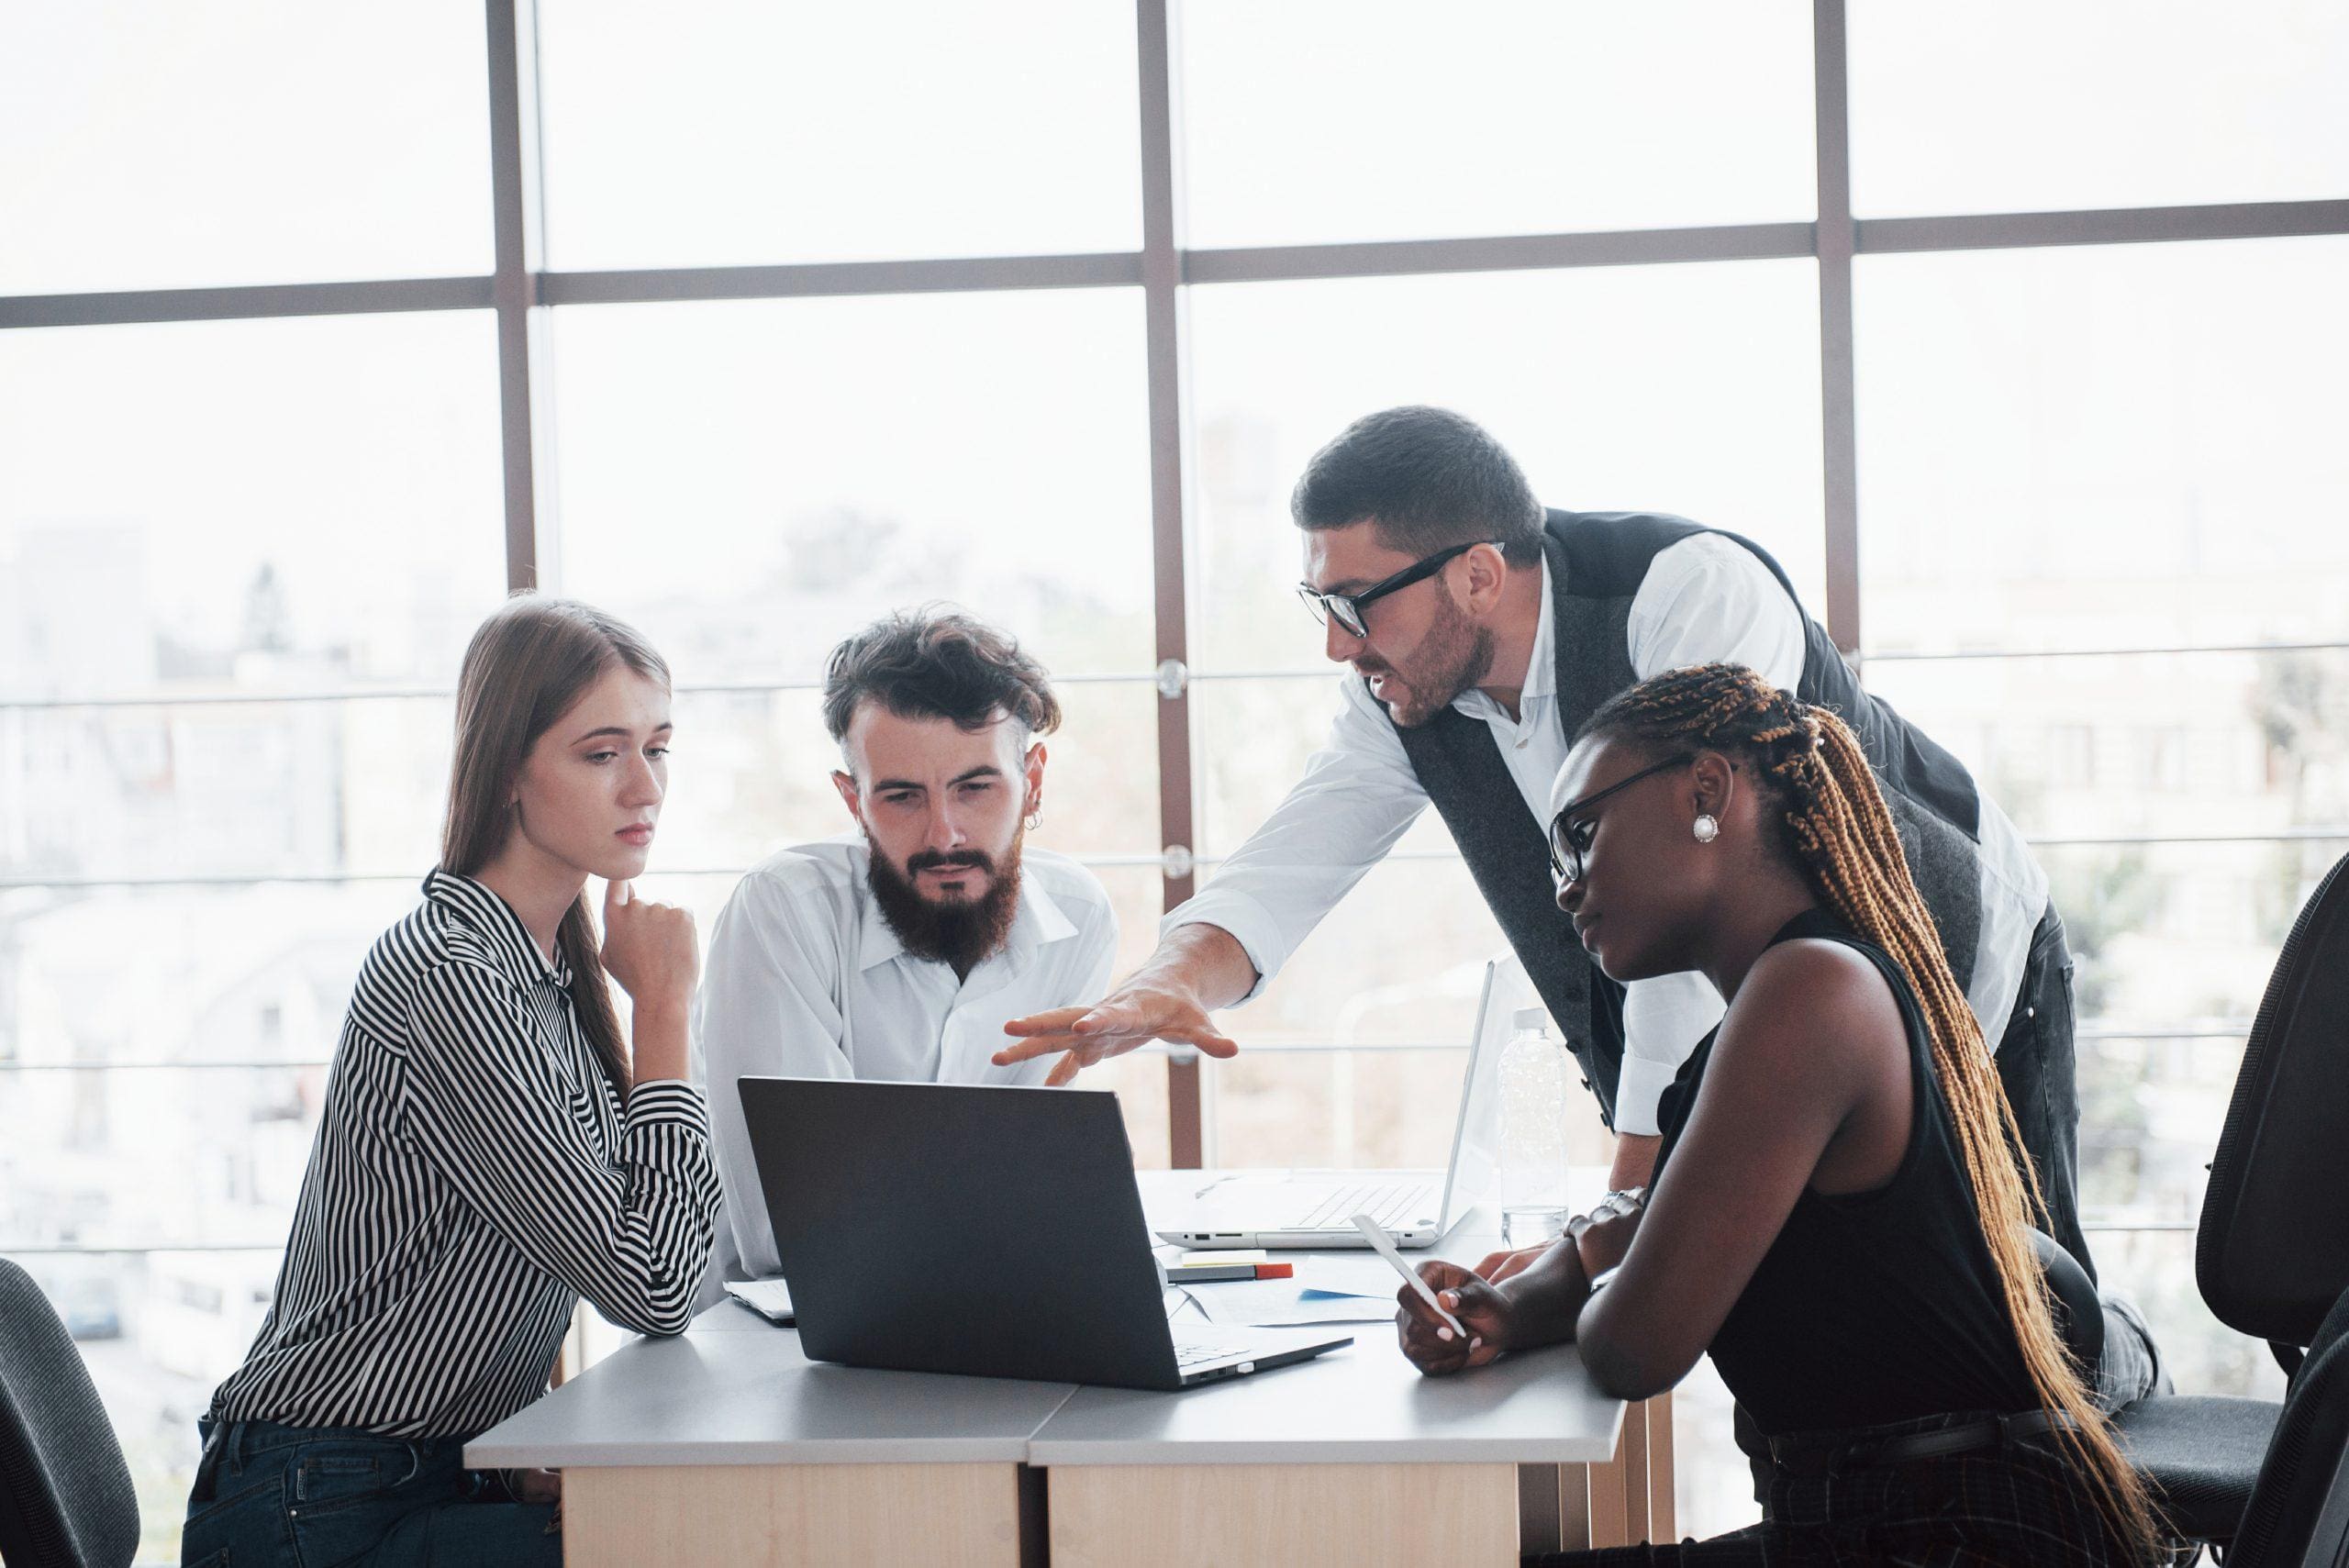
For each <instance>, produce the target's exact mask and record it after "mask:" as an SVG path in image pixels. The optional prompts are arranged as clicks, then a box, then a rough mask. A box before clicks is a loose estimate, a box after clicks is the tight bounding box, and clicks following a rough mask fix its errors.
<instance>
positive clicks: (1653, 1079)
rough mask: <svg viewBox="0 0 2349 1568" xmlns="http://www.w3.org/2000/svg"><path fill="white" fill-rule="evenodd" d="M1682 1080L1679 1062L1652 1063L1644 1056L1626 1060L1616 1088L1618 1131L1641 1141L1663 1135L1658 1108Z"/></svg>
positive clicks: (1625, 1058) (1616, 1126)
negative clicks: (1661, 1133)
mask: <svg viewBox="0 0 2349 1568" xmlns="http://www.w3.org/2000/svg"><path fill="white" fill-rule="evenodd" d="M1678 1076H1680V1065H1679V1063H1677V1062H1650V1061H1649V1060H1648V1059H1647V1058H1645V1057H1643V1056H1626V1057H1624V1058H1623V1069H1622V1075H1621V1076H1620V1078H1618V1079H1617V1080H1616V1084H1615V1130H1616V1131H1617V1132H1618V1133H1625V1132H1628V1133H1631V1134H1633V1135H1634V1136H1637V1137H1640V1138H1653V1137H1655V1136H1656V1135H1657V1134H1658V1133H1659V1132H1661V1131H1662V1130H1663V1129H1662V1128H1661V1127H1659V1126H1658V1125H1657V1122H1656V1117H1655V1113H1656V1106H1657V1104H1658V1102H1660V1101H1661V1100H1662V1099H1663V1098H1664V1091H1665V1090H1666V1089H1669V1088H1670V1087H1672V1081H1673V1080H1674V1079H1675V1078H1677V1077H1678Z"/></svg>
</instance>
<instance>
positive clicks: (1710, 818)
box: [1695, 811, 1721, 844]
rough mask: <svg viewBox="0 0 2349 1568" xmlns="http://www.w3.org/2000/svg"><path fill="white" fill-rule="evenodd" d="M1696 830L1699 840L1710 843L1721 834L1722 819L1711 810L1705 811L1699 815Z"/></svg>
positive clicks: (1701, 842) (1699, 841) (1702, 842)
mask: <svg viewBox="0 0 2349 1568" xmlns="http://www.w3.org/2000/svg"><path fill="white" fill-rule="evenodd" d="M1695 831H1696V834H1697V842H1698V843H1700V844H1709V843H1711V842H1712V841H1713V840H1715V839H1718V838H1720V836H1721V824H1720V818H1719V817H1715V816H1714V815H1713V814H1712V813H1711V812H1709V811H1708V812H1705V813H1703V814H1701V815H1700V816H1698V818H1697V823H1696V828H1695Z"/></svg>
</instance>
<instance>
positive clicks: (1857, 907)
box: [1582, 664, 2160, 1557]
mask: <svg viewBox="0 0 2349 1568" xmlns="http://www.w3.org/2000/svg"><path fill="white" fill-rule="evenodd" d="M1582 733H1583V735H1584V736H1622V737H1625V738H1627V739H1631V740H1640V741H1646V742H1651V743H1654V744H1660V745H1676V746H1683V747H1691V746H1693V747H1702V748H1705V749H1708V750H1712V751H1722V752H1725V753H1728V754H1730V755H1732V756H1736V757H1742V758H1744V759H1747V760H1750V761H1752V762H1754V763H1755V764H1756V766H1757V771H1758V772H1759V773H1761V774H1762V776H1763V777H1764V778H1765V779H1766V781H1767V784H1766V786H1765V790H1766V793H1765V800H1768V799H1769V797H1770V796H1771V795H1775V796H1776V800H1775V802H1773V803H1772V804H1774V805H1775V806H1776V807H1777V810H1776V812H1775V815H1776V817H1777V821H1778V824H1779V826H1780V828H1782V832H1781V835H1780V840H1781V847H1782V848H1783V850H1784V851H1786V853H1787V858H1788V859H1789V860H1791V861H1792V862H1794V864H1795V865H1796V866H1797V867H1798V868H1799V869H1800V870H1801V872H1802V873H1803V876H1804V878H1805V880H1807V881H1808V882H1809V884H1810V885H1811V889H1812V891H1813V892H1815V893H1816V894H1818V895H1819V896H1820V899H1821V900H1822V901H1823V902H1824V903H1825V904H1826V905H1827V906H1829V907H1830V908H1831V909H1833V910H1834V911H1835V913H1836V914H1837V915H1839V916H1841V917H1842V919H1843V921H1844V923H1845V924H1847V925H1849V926H1850V927H1851V928H1852V929H1854V931H1856V932H1858V933H1859V934H1860V935H1861V936H1862V937H1865V939H1866V940H1869V941H1871V942H1873V943H1875V944H1876V946H1877V947H1880V948H1882V949H1883V950H1884V951H1886V952H1887V953H1889V954H1890V955H1891V957H1892V960H1893V962H1895V963H1897V964H1898V965H1899V966H1900V972H1901V973H1902V974H1903V975H1905V976H1907V978H1908V981H1909V988H1910V989H1911V990H1913V991H1914V992H1915V993H1916V995H1917V1001H1918V1005H1919V1006H1920V1009H1921V1011H1922V1012H1923V1014H1924V1019H1925V1027H1926V1032H1927V1033H1928V1034H1929V1035H1930V1036H1931V1037H1932V1056H1933V1069H1934V1073H1935V1075H1936V1077H1937V1078H1938V1080H1939V1082H1940V1084H1941V1091H1942V1096H1943V1099H1944V1100H1946V1101H1947V1102H1948V1104H1949V1107H1950V1116H1951V1120H1952V1121H1953V1123H1954V1126H1955V1129H1956V1133H1957V1142H1958V1148H1959V1150H1960V1151H1961V1153H1962V1154H1963V1156H1964V1158H1965V1172H1966V1175H1967V1176H1968V1177H1969V1178H1970V1181H1971V1184H1972V1186H1973V1189H1974V1200H1975V1211H1976V1218H1977V1219H1978V1220H1979V1222H1980V1224H1981V1228H1982V1239H1983V1240H1984V1242H1986V1243H1987V1245H1988V1247H1989V1251H1990V1260H1991V1262H1992V1263H1993V1265H1994V1266H1995V1267H1996V1269H1997V1271H1998V1284H1999V1289H2000V1293H2001V1295H2002V1296H2003V1297H2004V1299H2005V1302H2006V1307H2007V1316H2008V1318H2009V1321H2010V1322H2011V1324H2012V1325H2013V1328H2014V1331H2015V1340H2016V1343H2017V1345H2018V1346H2019V1348H2020V1349H2021V1352H2022V1361H2023V1365H2024V1367H2025V1369H2026V1370H2027V1371H2028V1372H2029V1373H2030V1374H2031V1382H2032V1388H2033V1390H2034V1391H2035V1392H2036V1393H2037V1394H2038V1396H2039V1404H2040V1408H2042V1409H2043V1410H2044V1411H2046V1412H2047V1413H2048V1414H2049V1415H2050V1416H2055V1415H2059V1414H2060V1415H2064V1416H2068V1417H2070V1418H2071V1419H2072V1421H2073V1422H2074V1423H2075V1425H2074V1426H2072V1427H2071V1428H2069V1429H2066V1428H2065V1427H2063V1426H2061V1425H2059V1426H2058V1427H2057V1429H2056V1432H2057V1439H2058V1441H2059V1442H2060V1443H2061V1444H2062V1445H2063V1447H2064V1448H2065V1450H2066V1451H2067V1452H2068V1453H2069V1455H2070V1456H2071V1458H2072V1459H2073V1460H2074V1462H2076V1464H2077V1465H2078V1467H2079V1468H2080V1469H2081V1470H2082V1471H2084V1472H2085V1473H2087V1476H2088V1478H2089V1480H2090V1482H2091V1485H2092V1487H2093V1490H2094V1492H2095V1495H2096V1499H2097V1505H2098V1507H2099V1511H2100V1512H2102V1514H2103V1515H2104V1517H2105V1519H2106V1522H2107V1523H2108V1524H2109V1525H2110V1527H2111V1529H2112V1530H2113V1532H2114V1534H2115V1535H2116V1536H2118V1537H2119V1539H2120V1540H2121V1541H2123V1542H2124V1543H2126V1544H2128V1545H2129V1546H2131V1547H2132V1548H2135V1549H2136V1550H2137V1552H2138V1555H2139V1556H2140V1557H2143V1556H2147V1555H2149V1554H2151V1553H2152V1552H2153V1551H2154V1549H2155V1542H2156V1540H2157V1539H2158V1537H2159V1533H2160V1532H2159V1530H2158V1528H2157V1526H2156V1523H2155V1519H2154V1512H2153V1507H2152V1505H2151V1502H2150V1500H2149V1498H2148V1496H2147V1494H2146V1490H2145V1486H2144V1483H2143V1481H2142V1480H2141V1479H2140V1478H2139V1476H2138V1474H2137V1473H2136V1472H2135V1470H2133V1469H2132V1467H2131V1466H2130V1464H2129V1462H2128V1461H2127V1460H2126V1459H2125V1458H2123V1457H2122V1455H2121V1451H2120V1448H2119V1447H2118V1445H2116V1443H2115V1442H2114V1440H2113V1438H2112V1434H2111V1431H2110V1428H2109V1427H2108V1426H2107V1424H2106V1421H2105V1418H2104V1416H2103V1413H2102V1412H2101V1411H2099V1409H2098V1408H2097V1407H2096V1404H2095V1401H2094V1400H2093V1399H2092V1398H2091V1397H2090V1396H2089V1393H2088V1390H2087V1387H2086V1386H2085V1385H2084V1384H2083V1381H2082V1377H2081V1369H2080V1368H2079V1367H2078V1366H2076V1364H2075V1363H2074V1362H2073V1361H2072V1358H2071V1356H2070V1353H2069V1352H2068V1351H2066V1349H2065V1346H2064V1343H2063V1341H2062V1340H2059V1339H2058V1338H2057V1337H2056V1333H2055V1325H2054V1317H2053V1315H2052V1313H2051V1311H2050V1308H2049V1305H2048V1299H2047V1284H2046V1280H2045V1277H2044V1275H2043V1273H2042V1271H2041V1269H2040V1266H2039V1262H2038V1259H2037V1257H2036V1255H2035V1254H2034V1253H2033V1251H2032V1247H2031V1243H2030V1240H2028V1238H2027V1236H2026V1235H2025V1231H2026V1229H2027V1228H2028V1227H2029V1226H2030V1224H2031V1223H2032V1218H2034V1216H2036V1217H2039V1218H2044V1216H2045V1213H2046V1205H2045V1200H2044V1199H2043V1196H2042V1195H2041V1193H2040V1190H2039V1180H2038V1176H2037V1174H2036V1173H2035V1172H2033V1170H2032V1165H2031V1161H2030V1160H2029V1158H2028V1157H2027V1156H2024V1155H2023V1154H2022V1152H2021V1150H2022V1137H2021V1130H2020V1129H2018V1128H2017V1127H2016V1125H2015V1118H2014V1110H2013V1107H2012V1106H2009V1105H2008V1104H2007V1096H2006V1095H2005V1093H2004V1091H2003V1090H2001V1089H2000V1088H1999V1086H1998V1074H1997V1073H1996V1072H1995V1071H1994V1070H1993V1068H1992V1065H1991V1058H1990V1051H1989V1048H1988V1046H1987V1044H1986V1043H1985V1041H1984V1040H1983V1038H1982V1030H1981V1026H1980V1025H1979V1024H1977V1023H1976V1021H1975V1018H1974V1013H1973V1009H1972V1008H1970V1007H1969V1006H1966V1001H1965V992H1964V991H1963V990H1961V989H1960V988H1959V986H1958V984H1957V977H1956V976H1955V975H1954V974H1952V973H1950V967H1949V960H1948V958H1947V957H1946V956H1945V955H1944V954H1943V951H1942V944H1941V936H1940V933H1939V931H1938V930H1937V929H1936V928H1935V926H1934V924H1933V917H1932V913H1931V912H1930V911H1929V910H1927V908H1926V907H1925V901H1924V899H1923V897H1922V896H1921V895H1920V894H1919V893H1918V891H1917V884H1915V883H1914V882H1913V881H1912V880H1910V878H1909V862H1908V858H1907V856H1906V855H1904V854H1903V853H1902V852H1901V848H1900V834H1899V831H1898V828H1896V827H1895V826H1894V825H1893V820H1892V814H1891V812H1890V811H1889V810H1888V809H1887V807H1886V806H1885V801H1884V795H1883V792H1882V790H1880V789H1879V788H1878V787H1877V784H1876V773H1875V771H1874V770H1873V769H1872V768H1870V767H1869V765H1868V760H1867V755H1866V753H1865V751H1863V750H1862V749H1861V746H1860V741H1859V737H1858V736H1856V735H1854V733H1853V732H1852V728H1851V727H1850V726H1849V725H1847V724H1845V723H1844V722H1843V721H1842V719H1841V718H1839V717H1836V716H1835V715H1834V714H1833V713H1831V712H1830V711H1828V710H1827V709H1825V708H1820V707H1813V706H1809V704H1806V703H1804V702H1802V701H1800V700H1799V699H1798V698H1797V697H1795V696H1793V695H1791V694H1789V693H1787V692H1784V691H1781V690H1779V689H1778V688H1777V687H1776V686H1773V685H1771V684H1769V683H1768V682H1767V681H1765V680H1764V679H1763V678H1762V677H1761V676H1759V675H1757V674H1755V673H1753V671H1751V670H1748V669H1746V668H1745V667H1744V666H1742V665H1739V664H1698V665H1692V666H1690V667H1689V668H1687V669H1683V670H1673V671H1668V672H1666V673H1664V674H1662V675H1658V676H1656V677H1655V678H1654V679H1653V680H1649V681H1644V682H1642V683H1641V684H1638V685H1636V686H1633V687H1632V688H1631V689H1630V690H1629V691H1626V692H1622V693H1620V694H1619V695H1616V696H1615V697H1613V698H1612V699H1610V700H1609V702H1608V703H1606V704H1605V705H1604V706H1601V707H1600V708H1599V709H1598V712H1596V713H1594V714H1593V715H1591V717H1590V719H1589V721H1588V722H1587V723H1586V724H1585V725H1584V726H1583V729H1582Z"/></svg>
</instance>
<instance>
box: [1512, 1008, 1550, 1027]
mask: <svg viewBox="0 0 2349 1568" xmlns="http://www.w3.org/2000/svg"><path fill="white" fill-rule="evenodd" d="M1508 1024H1509V1028H1510V1029H1548V1028H1549V1027H1550V1014H1549V1011H1548V1009H1547V1008H1543V1007H1520V1008H1519V1009H1518V1010H1517V1011H1516V1012H1514V1013H1512V1014H1510V1015H1509V1020H1508Z"/></svg>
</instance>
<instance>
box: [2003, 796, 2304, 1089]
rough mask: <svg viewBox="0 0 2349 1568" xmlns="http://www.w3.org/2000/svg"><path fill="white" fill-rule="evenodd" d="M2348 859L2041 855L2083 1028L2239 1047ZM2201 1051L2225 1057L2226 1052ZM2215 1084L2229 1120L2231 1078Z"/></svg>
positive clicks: (2239, 852) (2197, 847) (2173, 848)
mask: <svg viewBox="0 0 2349 1568" xmlns="http://www.w3.org/2000/svg"><path fill="white" fill-rule="evenodd" d="M2344 848H2349V844H2344V843H2342V842H2332V843H2326V842H2300V843H2290V842H2287V843H2243V844H2124V845H2101V844H2043V845H2041V846H2040V848H2039V859H2040V862H2041V863H2042V864H2043V865H2044V866H2045V867H2046V868H2047V876H2048V881H2049V882H2050V884H2052V886H2053V889H2054V898H2055V906H2056V908H2057V909H2059V910H2061V911H2062V912H2063V915H2064V926H2065V938H2066V940H2067V941H2068V943H2069V945H2070V947H2071V950H2072V955H2073V959H2074V962H2076V964H2077V966H2078V969H2077V973H2076V975H2075V977H2074V984H2075V988H2076V993H2077V1006H2078V1009H2079V1014H2080V1018H2081V1019H2082V1022H2083V1025H2084V1026H2101V1027H2103V1028H2105V1029H2109V1030H2111V1031H2113V1032H2116V1033H2118V1034H2120V1035H2121V1036H2122V1037H2123V1038H2124V1039H2125V1038H2127V1037H2128V1035H2129V1032H2130V1031H2132V1030H2143V1031H2157V1032H2158V1031H2176V1030H2190V1031H2195V1032H2198V1033H2199V1032H2210V1031H2216V1032H2219V1033H2221V1034H2222V1035H2227V1036H2231V1037H2232V1039H2234V1040H2236V1041H2238V1042H2239V1041H2240V1040H2241V1039H2242V1031H2243V1030H2244V1029H2246V1028H2247V1026H2248V1023H2249V1020H2250V1018H2251V1017H2252V1015H2253V1014H2254V1013H2255V1012H2256V1011H2257V1010H2258V1007H2259V999H2260V997H2261V996H2262V995H2265V994H2266V989H2267V978H2268V975H2269V973H2271V972H2272V971H2273V970H2274V969H2275V967H2276V958H2277V954H2278V953H2279V952H2280V951H2282V950H2283V945H2284V938H2285V937H2286V936H2287V935H2288V933H2289V932H2290V930H2291V929H2292V920H2293V918H2294V917H2295V916H2297V915H2298V914H2299V907H2300V905H2301V904H2302V902H2304V901H2305V900H2306V899H2307V897H2308V896H2309V895H2310V894H2311V893H2313V892H2314V891H2315V890H2316V884H2317V882H2318V880H2319V879H2320V878H2321V877H2322V876H2323V874H2324V873H2325V871H2326V869H2327V868H2328V867H2330V866H2331V865H2332V863H2333V862H2334V861H2336V860H2337V859H2339V858H2340V855H2341V852H2342V851H2343V849H2344ZM2149 1043H2150V1042H2149ZM2202 1049H2203V1050H2204V1051H2220V1052H2221V1054H2223V1052H2224V1051H2225V1050H2226V1049H2227V1047H2226V1046H2225V1045H2224V1043H2223V1042H2221V1043H2219V1044H2216V1045H2208V1046H2204V1047H2203V1048H2202ZM2200 1070H2201V1069H2200V1068H2199V1067H2198V1068H2196V1069H2194V1071H2197V1072H2199V1071H2200ZM2085 1071H2086V1068H2085V1066H2084V1067H2083V1072H2085ZM2177 1071H2179V1072H2184V1071H2186V1069H2185V1068H2183V1067H2180V1068H2178V1069H2177ZM2214 1083H2215V1084H2216V1085H2217V1087H2216V1091H2215V1092H2216V1093H2217V1095H2218V1096H2219V1098H2220V1101H2221V1108H2223V1101H2224V1099H2225V1095H2226V1094H2227V1092H2228V1091H2229V1090H2230V1089H2232V1086H2233V1083H2234V1078H2233V1073H2232V1066H2229V1068H2228V1069H2227V1071H2226V1072H2224V1073H2221V1074H2220V1075H2219V1076H2218V1077H2217V1078H2216V1079H2215V1080H2214ZM2212 1125H2213V1126H2214V1127H2215V1125H2216V1124H2215V1122H2214V1123H2213V1124H2212Z"/></svg>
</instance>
